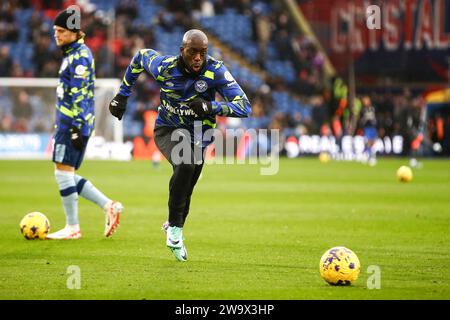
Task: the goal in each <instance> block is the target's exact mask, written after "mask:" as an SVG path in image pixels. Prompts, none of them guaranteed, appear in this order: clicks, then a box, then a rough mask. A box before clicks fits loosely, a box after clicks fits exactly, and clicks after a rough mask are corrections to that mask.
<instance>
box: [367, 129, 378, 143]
mask: <svg viewBox="0 0 450 320" xmlns="http://www.w3.org/2000/svg"><path fill="white" fill-rule="evenodd" d="M364 137H366V138H367V140H375V139H376V138H377V128H375V127H364Z"/></svg>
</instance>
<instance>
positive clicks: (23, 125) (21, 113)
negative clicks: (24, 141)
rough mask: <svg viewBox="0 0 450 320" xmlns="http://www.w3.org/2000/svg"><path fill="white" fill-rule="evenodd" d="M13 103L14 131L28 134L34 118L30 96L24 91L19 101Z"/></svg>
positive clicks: (21, 92) (18, 97)
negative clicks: (30, 123)
mask: <svg viewBox="0 0 450 320" xmlns="http://www.w3.org/2000/svg"><path fill="white" fill-rule="evenodd" d="M15 100H16V101H14V103H13V109H12V114H13V116H14V131H15V132H28V131H29V129H30V128H29V122H30V120H31V117H32V116H33V108H32V107H31V103H30V96H29V95H28V93H27V92H26V91H25V90H24V89H22V90H20V92H19V94H18V96H17V99H15Z"/></svg>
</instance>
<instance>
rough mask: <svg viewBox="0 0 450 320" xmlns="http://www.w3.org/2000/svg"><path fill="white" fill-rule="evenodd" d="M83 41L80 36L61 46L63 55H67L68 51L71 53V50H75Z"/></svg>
mask: <svg viewBox="0 0 450 320" xmlns="http://www.w3.org/2000/svg"><path fill="white" fill-rule="evenodd" d="M83 43H84V39H83V38H80V39H78V40H76V41H74V42H71V43H69V44H66V45H65V46H62V47H61V50H62V52H63V54H64V55H65V56H67V55H68V54H69V53H71V52H72V51H73V50H76V49H77V48H78V47H80V46H81V45H82V44H83Z"/></svg>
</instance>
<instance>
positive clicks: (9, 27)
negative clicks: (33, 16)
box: [0, 2, 19, 42]
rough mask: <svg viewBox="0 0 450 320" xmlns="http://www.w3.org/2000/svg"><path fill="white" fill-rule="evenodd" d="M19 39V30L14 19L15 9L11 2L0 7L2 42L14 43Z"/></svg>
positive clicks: (0, 37) (0, 39)
mask: <svg viewBox="0 0 450 320" xmlns="http://www.w3.org/2000/svg"><path fill="white" fill-rule="evenodd" d="M18 37H19V28H18V26H17V22H16V19H15V18H14V8H13V6H12V5H11V3H9V2H5V3H2V4H1V5H0V41H8V42H14V41H17V39H18Z"/></svg>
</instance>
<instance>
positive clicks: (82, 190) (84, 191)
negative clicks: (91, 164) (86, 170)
mask: <svg viewBox="0 0 450 320" xmlns="http://www.w3.org/2000/svg"><path fill="white" fill-rule="evenodd" d="M75 183H76V185H77V191H78V193H79V195H80V196H82V197H83V198H85V199H87V200H89V201H92V202H94V203H95V204H97V205H98V206H99V207H100V208H102V209H103V208H104V207H105V205H106V204H107V203H108V202H109V201H111V200H110V199H109V198H108V197H107V196H105V195H104V194H103V193H102V192H101V191H100V190H98V189H97V188H96V187H95V186H94V185H93V184H92V183H91V182H90V181H89V180H86V179H84V178H83V177H82V176H79V175H75Z"/></svg>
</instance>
